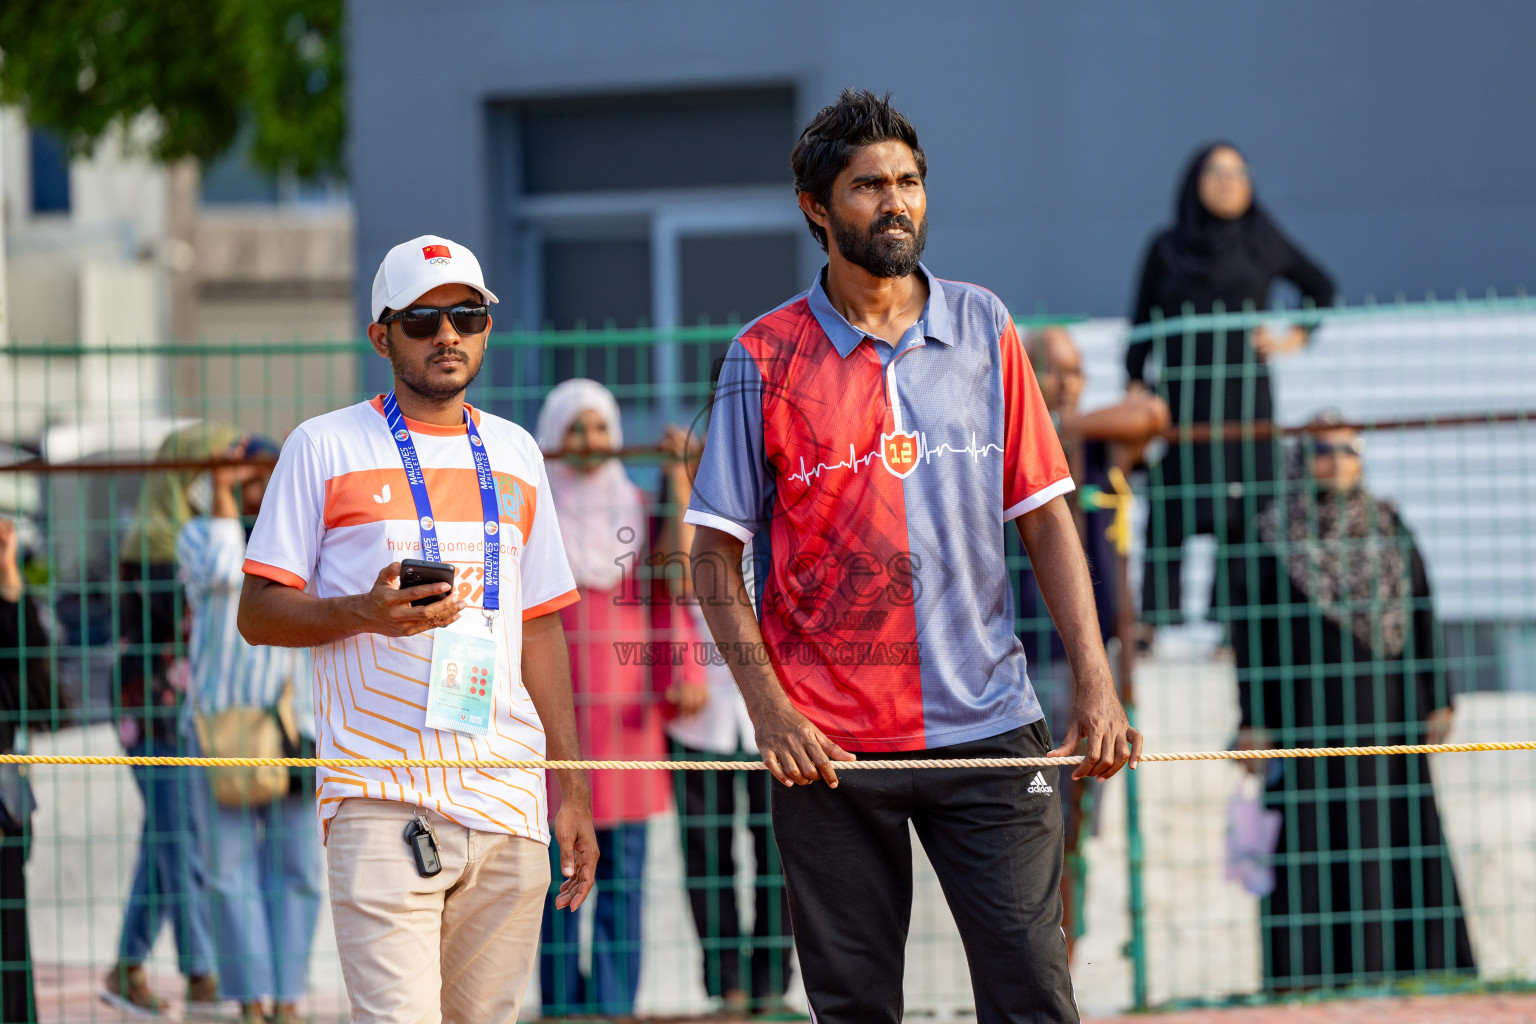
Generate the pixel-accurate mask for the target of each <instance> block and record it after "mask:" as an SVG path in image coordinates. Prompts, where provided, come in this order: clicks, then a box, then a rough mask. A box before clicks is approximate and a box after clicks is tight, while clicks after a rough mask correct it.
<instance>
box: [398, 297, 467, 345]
mask: <svg viewBox="0 0 1536 1024" xmlns="http://www.w3.org/2000/svg"><path fill="white" fill-rule="evenodd" d="M444 313H447V314H448V321H449V322H450V323H451V324H453V329H454V330H456V331H458V332H459V333H460V334H481V333H483V332H484V331H485V329H486V327H488V326H489V325H490V322H491V310H490V307H489V306H487V305H486V304H485V303H483V302H481V303H476V304H473V305H471V304H468V303H462V302H461V303H459V304H458V305H456V306H412V307H411V308H410V309H402V310H400V311H399V312H397V313H391V314H389V316H386V317H380V318H379V323H381V324H392V323H394V322H395V321H397V320H398V321H399V322H400V330H402V331H404V332H405V336H406V337H407V338H416V339H418V340H419V339H421V338H431V337H435V336H436V335H437V331H438V328H440V327H441V326H442V325H443V314H444Z"/></svg>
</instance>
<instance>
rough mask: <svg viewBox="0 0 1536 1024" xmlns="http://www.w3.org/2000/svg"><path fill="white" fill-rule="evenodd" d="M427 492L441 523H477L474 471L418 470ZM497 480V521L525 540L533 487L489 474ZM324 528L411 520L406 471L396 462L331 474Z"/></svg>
mask: <svg viewBox="0 0 1536 1024" xmlns="http://www.w3.org/2000/svg"><path fill="white" fill-rule="evenodd" d="M422 476H423V478H424V479H425V480H426V482H427V495H428V497H430V498H431V499H432V515H433V516H434V517H436V518H437V519H438V520H439V521H441V522H445V523H478V522H481V521H482V516H483V514H484V513H483V510H482V509H481V508H480V481H479V479H478V478H477V477H476V475H475V471H474V470H473V469H469V468H464V467H449V468H441V469H437V468H433V467H431V466H428V467H427V468H426V469H424V470H423V471H422ZM491 476H492V478H493V479H494V480H495V482H496V505H497V511H498V513H499V518H500V520H501V522H503V523H508V524H510V525H512V526H515V527H517V529H518V530H519V531H520V532H521V533H522V542H523V543H525V544H526V543H527V542H528V538H529V537H530V536H532V534H533V515H534V510H535V507H536V506H537V504H538V500H537V499H538V488H536V487H534V486H533V484H530V483H529V482H528V481H526V480H523V479H521V478H520V477H516V476H513V475H512V474H511V473H498V472H492V473H491ZM323 518H324V520H325V528H326V529H327V530H334V529H336V528H337V527H338V526H367V525H369V524H372V523H378V522H383V521H384V520H387V519H394V520H399V521H404V522H415V521H416V502H415V500H414V499H413V498H412V497H411V485H410V483H409V481H407V480H406V477H405V470H404V468H402V467H399V466H392V467H382V468H376V469H358V470H354V471H352V472H351V473H342V474H340V475H338V476H333V477H331V478H330V479H329V480H327V481H326V482H325V509H324V512H323Z"/></svg>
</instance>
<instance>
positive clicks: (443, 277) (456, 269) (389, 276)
mask: <svg viewBox="0 0 1536 1024" xmlns="http://www.w3.org/2000/svg"><path fill="white" fill-rule="evenodd" d="M444 284H464V285H468V286H469V287H471V288H473V289H475V290H476V291H478V292H479V293H480V294H481V295H484V296H485V301H487V302H499V301H501V300H500V299H498V298H496V296H495V294H493V293H492V292H491V290H490V289H489V288H487V287H486V286H485V275H484V274H482V273H481V272H480V261H479V260H477V259H475V254H474V253H472V252H470V251H469V250H468V249H467V248H465V247H464V246H462V245H460V244H459V243H458V242H450V241H449V240H448V239H446V238H441V237H439V236H438V235H418V236H417V237H415V238H413V239H411V240H410V241H409V242H401V243H400V244H399V245H397V246H395V247H394V248H393V249H391V250H389V252H388V253H386V254H385V255H384V262H383V263H380V264H379V272H378V273H377V274H374V275H373V304H372V310H373V318H374V319H375V320H377V319H378V318H379V317H381V316H383V315H384V310H386V309H404V308H405V307H406V306H409V305H410V304H411V303H413V302H415V301H416V300H417V299H419V298H421V297H422V296H423V295H425V294H426V293H427V292H429V291H431V290H432V289H433V288H436V287H437V286H438V285H444Z"/></svg>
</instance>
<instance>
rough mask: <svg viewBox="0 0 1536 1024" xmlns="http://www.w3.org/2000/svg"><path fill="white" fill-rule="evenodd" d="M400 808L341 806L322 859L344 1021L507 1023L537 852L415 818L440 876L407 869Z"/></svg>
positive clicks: (540, 859)
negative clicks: (428, 832) (435, 855)
mask: <svg viewBox="0 0 1536 1024" xmlns="http://www.w3.org/2000/svg"><path fill="white" fill-rule="evenodd" d="M417 811H418V808H416V807H415V806H414V805H412V804H403V803H397V802H394V801H389V800H367V799H362V798H353V799H349V800H343V801H342V803H341V807H340V808H339V809H338V810H337V811H336V816H335V817H334V818H333V819H331V826H330V835H329V839H328V840H327V843H326V862H327V871H328V872H329V878H330V884H331V913H332V915H333V917H334V918H335V921H336V945H337V948H338V950H339V952H340V954H341V971H342V975H343V976H344V977H345V978H346V982H347V995H348V997H349V998H350V999H351V1002H352V1024H502V1022H506V1024H511V1022H512V1021H514V1020H516V1019H517V1010H518V1006H519V1005H520V1004H521V1003H522V1001H523V996H524V995H525V994H526V993H527V991H528V980H529V979H530V978H531V977H532V976H533V968H534V964H535V963H536V962H537V956H538V948H539V924H540V921H541V918H542V916H543V909H544V896H545V893H546V892H548V890H549V848H548V847H546V846H545V845H544V844H543V843H540V842H538V841H536V840H533V839H524V838H522V837H519V836H509V835H502V834H500V833H495V832H477V831H474V830H473V829H467V828H464V827H463V826H462V825H455V824H453V823H452V822H451V821H449V820H448V819H447V818H445V817H443V816H442V815H441V814H438V813H437V812H436V811H431V810H428V811H427V812H426V815H427V820H428V821H429V822H431V824H432V827H433V828H434V829H435V830H436V831H437V841H438V846H439V848H440V851H441V852H440V857H441V859H442V862H443V870H442V871H441V872H440V873H439V874H437V875H434V876H433V877H431V878H423V877H421V875H420V874H418V873H417V871H416V860H415V858H414V857H412V855H411V850H410V847H409V846H407V845H406V842H405V838H404V836H405V827H406V825H407V824H408V823H409V822H410V820H411V819H412V818H414V817H415V816H416V813H417Z"/></svg>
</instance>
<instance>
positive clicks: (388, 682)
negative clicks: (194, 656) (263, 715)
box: [245, 398, 577, 843]
mask: <svg viewBox="0 0 1536 1024" xmlns="http://www.w3.org/2000/svg"><path fill="white" fill-rule="evenodd" d="M471 414H472V415H473V416H474V417H475V423H476V425H477V427H478V428H479V431H480V435H481V437H482V438H483V439H484V441H485V448H486V451H487V452H488V453H489V455H490V460H491V469H492V472H493V474H494V476H495V480H496V495H497V500H498V503H499V505H500V512H501V524H502V529H501V530H500V532H499V533H498V534H497V540H499V541H500V543H501V611H500V612H498V613H496V614H495V616H494V640H495V643H496V648H497V655H496V685H495V694H494V704H493V712H492V718H491V729H490V732H489V734H488V735H486V736H484V737H473V736H467V735H463V734H460V733H455V732H448V731H444V730H438V729H429V728H428V727H427V726H426V714H427V678H428V674H429V669H430V667H431V662H432V644H433V639H432V633H430V632H429V633H424V634H421V635H419V636H414V637H405V638H395V637H386V636H381V635H379V634H375V633H364V634H361V635H359V636H355V637H349V638H347V639H345V640H341V641H338V642H336V643H332V644H326V645H324V646H322V647H317V648H315V649H314V659H313V661H314V677H313V678H314V695H315V726H316V728H315V733H316V743H317V747H318V754H319V756H320V757H337V758H344V757H347V758H370V757H371V758H395V759H405V758H413V759H430V758H444V759H454V760H488V759H511V760H527V759H532V758H542V757H543V756H544V731H543V728H542V727H541V724H540V722H539V716H538V713H537V712H536V711H535V709H534V705H533V701H532V699H531V698H530V697H529V695H528V691H527V690H526V689H525V688H524V687H523V683H522V671H521V666H522V643H523V628H522V626H523V622H524V621H526V620H528V619H531V618H535V617H537V616H539V615H544V614H546V613H548V612H552V611H556V610H558V609H560V608H563V607H565V606H566V605H568V604H570V603H572V602H574V601H575V600H576V599H577V594H576V584H575V581H574V580H573V579H572V578H571V571H570V567H569V566H568V565H567V564H566V558H565V548H564V546H563V545H562V543H561V540H560V527H559V525H558V524H557V523H556V521H555V505H554V502H553V501H552V500H551V499H550V497H549V483H548V479H547V478H546V476H545V475H544V458H543V456H542V455H541V454H540V452H539V448H538V445H537V444H536V443H535V442H534V440H533V438H532V437H531V436H529V434H528V432H527V431H525V430H524V429H523V428H522V427H519V426H518V425H516V424H515V423H511V422H509V421H507V420H504V419H501V418H500V417H497V416H491V415H489V414H486V413H482V412H481V411H480V410H477V409H473V408H471ZM405 422H406V425H407V426H408V427H409V428H410V430H411V434H412V438H413V440H414V442H415V445H416V451H417V455H418V457H419V458H420V460H421V465H422V469H423V474H424V476H425V478H426V485H427V492H428V494H429V495H430V497H431V500H432V514H433V516H434V517H435V518H436V521H437V535H438V544H439V548H440V557H441V559H442V560H443V561H445V562H450V563H452V564H453V565H454V567H455V568H456V569H457V573H456V575H455V579H456V581H457V584H458V591H459V593H460V594H461V595H464V596H466V597H467V598H468V599H469V607H468V608H466V609H465V611H464V613H463V615H464V617H465V618H466V619H468V618H469V617H471V616H472V617H474V618H475V620H476V621H479V620H480V617H481V616H483V614H484V612H483V610H482V608H481V601H482V599H483V576H484V559H485V547H484V545H485V541H486V534H485V527H484V522H483V520H482V509H481V504H480V490H479V486H478V483H477V479H476V475H475V466H474V459H473V457H472V456H471V454H470V449H469V442H468V440H467V432H466V431H465V428H464V427H463V426H462V425H460V426H458V427H439V426H433V425H431V424H427V423H418V422H417V421H415V420H409V419H408V420H406V421H405ZM421 557H423V556H422V552H421V528H420V524H419V523H418V521H417V516H416V506H415V504H414V502H413V501H412V499H411V491H410V487H409V485H408V484H407V482H406V477H405V469H404V467H403V466H402V465H401V462H400V453H399V451H398V450H397V449H396V447H395V443H394V440H393V438H391V437H390V433H389V428H388V426H387V425H386V424H385V420H384V411H383V401H382V398H375V399H373V400H372V401H370V402H362V403H359V404H358V405H354V406H350V407H349V408H346V409H340V410H338V411H336V412H332V413H327V414H325V415H323V416H317V417H315V418H314V419H312V420H308V421H306V422H305V423H302V424H300V425H299V427H298V428H297V429H296V430H294V432H293V433H292V434H291V435H290V436H289V438H288V440H287V442H286V443H285V444H284V445H283V452H282V455H281V457H280V458H279V459H278V460H277V467H276V469H275V470H274V471H273V474H272V482H271V484H270V485H268V488H267V492H266V496H265V498H264V499H263V501H262V508H261V515H260V517H259V518H258V519H257V521H256V527H255V530H254V531H253V532H252V534H251V539H250V543H249V545H248V546H247V549H246V562H245V571H246V572H247V573H250V574H252V575H257V576H264V577H266V578H268V579H272V580H276V581H277V582H279V583H283V584H287V585H288V586H292V587H299V588H302V589H304V590H307V591H308V592H309V593H311V594H314V595H316V596H317V597H338V596H344V595H350V594H362V593H366V592H367V591H368V590H369V589H370V588H371V587H372V586H373V584H374V581H375V579H376V578H377V577H378V572H379V570H380V569H382V568H383V567H384V566H386V565H388V564H389V563H391V562H396V561H399V560H400V559H402V558H421ZM316 781H317V799H318V802H319V808H320V820H321V822H322V824H325V823H328V822H329V821H330V818H331V816H332V815H334V814H335V813H336V808H337V806H338V804H339V803H340V802H341V801H342V800H345V799H347V798H348V797H373V798H375V799H382V800H399V801H401V802H403V803H409V804H419V805H421V806H424V807H430V808H432V809H433V810H435V811H438V812H440V813H442V814H443V815H445V816H447V817H448V818H451V819H452V820H454V821H456V822H458V823H460V824H462V825H465V826H467V827H469V828H474V829H480V830H483V831H488V832H504V833H508V834H511V835H518V836H527V837H528V838H530V839H537V840H539V841H540V842H544V843H547V842H549V829H548V811H547V807H546V803H545V796H544V772H543V771H531V770H495V769H483V770H482V769H452V770H449V769H425V770H424V769H405V768H361V767H360V768H322V769H319V771H318V773H317V779H316Z"/></svg>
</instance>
